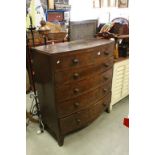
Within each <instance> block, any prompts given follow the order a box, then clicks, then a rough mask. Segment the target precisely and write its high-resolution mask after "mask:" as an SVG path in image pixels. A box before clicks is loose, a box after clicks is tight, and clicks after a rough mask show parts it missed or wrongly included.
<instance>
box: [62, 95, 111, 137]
mask: <svg viewBox="0 0 155 155" xmlns="http://www.w3.org/2000/svg"><path fill="white" fill-rule="evenodd" d="M110 100H111V94H110V93H109V94H108V95H107V96H105V97H104V98H102V99H101V100H100V101H99V102H97V103H96V104H94V105H91V106H89V107H88V108H87V109H84V110H81V111H79V112H76V113H75V114H73V115H71V116H68V117H66V118H63V119H60V127H61V132H62V134H66V133H69V132H71V131H74V130H76V129H79V128H82V127H84V126H86V125H88V124H89V123H91V122H92V121H93V120H95V119H96V118H97V117H98V116H99V115H100V114H101V113H102V111H103V110H105V109H106V108H107V107H108V105H109V103H110Z"/></svg>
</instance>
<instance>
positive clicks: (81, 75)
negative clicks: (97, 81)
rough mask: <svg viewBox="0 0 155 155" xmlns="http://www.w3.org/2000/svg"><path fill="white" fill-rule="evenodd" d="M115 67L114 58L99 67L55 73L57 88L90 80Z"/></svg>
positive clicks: (93, 66)
mask: <svg viewBox="0 0 155 155" xmlns="http://www.w3.org/2000/svg"><path fill="white" fill-rule="evenodd" d="M112 66H113V57H110V58H108V59H107V60H105V61H103V62H102V63H101V64H99V65H91V66H89V67H83V68H77V69H73V68H72V69H66V70H64V71H58V72H55V83H56V87H57V86H59V85H63V84H68V83H72V82H77V81H81V80H84V79H89V78H91V77H94V76H96V75H97V74H101V73H103V72H104V71H106V70H108V69H110V68H111V67H112Z"/></svg>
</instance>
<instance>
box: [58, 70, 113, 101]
mask: <svg viewBox="0 0 155 155" xmlns="http://www.w3.org/2000/svg"><path fill="white" fill-rule="evenodd" d="M111 81H112V68H111V69H110V70H108V71H106V72H104V73H102V74H99V75H96V76H94V77H90V78H89V79H85V80H81V81H80V82H74V83H70V84H67V85H60V86H59V87H57V88H56V90H55V91H56V100H57V101H58V102H61V101H64V100H66V99H69V98H73V97H75V96H78V95H80V94H82V93H84V92H86V91H88V90H90V89H94V88H96V87H99V86H100V85H103V84H104V83H107V82H111Z"/></svg>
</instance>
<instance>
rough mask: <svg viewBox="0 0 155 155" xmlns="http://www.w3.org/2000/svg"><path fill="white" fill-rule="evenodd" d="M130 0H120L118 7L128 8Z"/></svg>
mask: <svg viewBox="0 0 155 155" xmlns="http://www.w3.org/2000/svg"><path fill="white" fill-rule="evenodd" d="M128 2H129V0H118V8H128Z"/></svg>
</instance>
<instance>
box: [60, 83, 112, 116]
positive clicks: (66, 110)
mask: <svg viewBox="0 0 155 155" xmlns="http://www.w3.org/2000/svg"><path fill="white" fill-rule="evenodd" d="M109 92H111V82H109V83H107V84H105V85H101V86H100V87H98V88H96V89H94V90H91V91H89V92H86V93H84V94H82V95H80V96H77V97H75V98H72V99H69V100H66V101H64V102H60V103H58V104H57V109H58V115H59V117H60V118H61V117H65V116H67V115H70V114H72V113H74V112H76V111H79V110H81V109H84V108H86V107H88V106H89V105H90V104H92V103H96V102H97V101H98V100H100V99H102V98H103V97H104V96H106V95H107V94H108V93H109Z"/></svg>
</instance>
